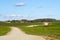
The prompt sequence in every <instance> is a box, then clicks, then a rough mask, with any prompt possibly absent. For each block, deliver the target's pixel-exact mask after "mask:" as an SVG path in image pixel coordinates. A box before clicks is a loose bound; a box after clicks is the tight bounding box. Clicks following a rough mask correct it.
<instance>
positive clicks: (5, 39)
mask: <svg viewBox="0 0 60 40" xmlns="http://www.w3.org/2000/svg"><path fill="white" fill-rule="evenodd" d="M0 40H45V39H44V38H43V37H42V36H36V35H28V34H25V33H24V32H23V31H22V30H21V29H19V28H17V27H11V31H10V32H9V33H7V35H5V36H0Z"/></svg>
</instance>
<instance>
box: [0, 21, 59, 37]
mask: <svg viewBox="0 0 60 40" xmlns="http://www.w3.org/2000/svg"><path fill="white" fill-rule="evenodd" d="M29 25H38V26H35V27H27V26H29ZM12 26H14V27H18V28H20V29H21V30H23V31H24V32H25V33H26V34H31V35H38V36H39V35H43V36H49V37H51V36H56V37H59V38H60V22H50V25H48V26H47V27H45V26H44V25H43V23H42V22H27V23H20V22H17V23H15V22H11V23H6V22H1V23H0V36H2V35H5V34H7V33H8V32H9V31H10V30H11V29H10V28H9V27H12Z"/></svg>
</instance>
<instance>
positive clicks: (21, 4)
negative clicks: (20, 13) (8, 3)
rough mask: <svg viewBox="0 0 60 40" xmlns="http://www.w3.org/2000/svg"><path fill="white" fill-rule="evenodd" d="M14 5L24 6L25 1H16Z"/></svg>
mask: <svg viewBox="0 0 60 40" xmlns="http://www.w3.org/2000/svg"><path fill="white" fill-rule="evenodd" d="M15 5H16V6H24V5H25V3H24V2H18V3H16V4H15Z"/></svg>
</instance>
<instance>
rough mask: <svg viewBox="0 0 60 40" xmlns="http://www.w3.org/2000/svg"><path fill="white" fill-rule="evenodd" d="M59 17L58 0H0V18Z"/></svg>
mask: <svg viewBox="0 0 60 40" xmlns="http://www.w3.org/2000/svg"><path fill="white" fill-rule="evenodd" d="M38 18H55V19H60V0H0V20H2V21H3V20H13V19H18V20H20V19H38Z"/></svg>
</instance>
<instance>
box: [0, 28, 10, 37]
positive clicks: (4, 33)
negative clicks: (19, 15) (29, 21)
mask: <svg viewBox="0 0 60 40" xmlns="http://www.w3.org/2000/svg"><path fill="white" fill-rule="evenodd" d="M9 31H10V28H9V27H0V36H2V35H6V34H7V33H8V32H9Z"/></svg>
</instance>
